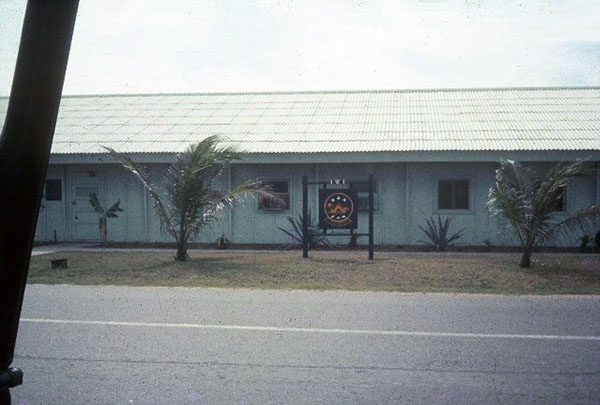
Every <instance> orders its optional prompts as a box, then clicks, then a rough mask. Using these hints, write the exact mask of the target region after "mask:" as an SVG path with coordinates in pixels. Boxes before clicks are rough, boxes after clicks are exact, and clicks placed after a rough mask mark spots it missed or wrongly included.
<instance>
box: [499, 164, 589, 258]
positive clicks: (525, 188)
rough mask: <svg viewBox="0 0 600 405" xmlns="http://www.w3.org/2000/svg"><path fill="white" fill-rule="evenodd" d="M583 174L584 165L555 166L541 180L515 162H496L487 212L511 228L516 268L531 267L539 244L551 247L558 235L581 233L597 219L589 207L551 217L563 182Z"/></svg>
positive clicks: (562, 190) (560, 196)
mask: <svg viewBox="0 0 600 405" xmlns="http://www.w3.org/2000/svg"><path fill="white" fill-rule="evenodd" d="M586 172H587V164H586V162H584V161H577V162H575V163H570V164H567V163H559V164H558V165H556V166H555V167H553V168H552V169H551V170H550V171H548V172H547V173H546V175H545V176H544V177H539V176H538V175H537V173H536V172H535V171H534V170H533V169H532V168H530V167H524V166H522V165H520V164H519V163H518V162H514V161H511V160H506V161H503V162H500V167H499V168H498V169H497V170H496V182H495V184H494V186H493V187H492V188H491V189H490V192H489V201H488V203H487V208H488V210H489V211H490V213H491V214H492V215H503V216H505V217H506V219H507V220H508V222H509V223H510V225H511V226H512V227H513V228H514V230H515V232H516V234H517V236H518V238H519V241H520V242H521V248H522V256H521V261H520V263H519V266H521V267H530V266H531V254H532V252H533V249H534V248H535V247H536V246H537V245H538V244H539V243H552V242H554V241H555V240H556V238H557V237H558V236H559V235H561V234H570V233H573V232H576V231H579V230H581V229H582V228H583V229H585V228H586V227H587V226H588V225H589V222H590V219H592V218H594V217H595V216H598V215H600V210H599V208H598V207H596V206H591V207H589V208H586V209H583V210H580V211H577V212H575V213H573V214H571V215H569V216H567V217H566V218H564V219H562V220H559V221H556V220H555V216H554V213H555V211H556V207H557V205H558V204H560V202H561V201H562V199H563V198H564V194H563V192H564V189H565V187H566V185H567V182H568V181H569V180H570V179H572V178H574V177H577V176H582V175H584V174H585V173H586Z"/></svg>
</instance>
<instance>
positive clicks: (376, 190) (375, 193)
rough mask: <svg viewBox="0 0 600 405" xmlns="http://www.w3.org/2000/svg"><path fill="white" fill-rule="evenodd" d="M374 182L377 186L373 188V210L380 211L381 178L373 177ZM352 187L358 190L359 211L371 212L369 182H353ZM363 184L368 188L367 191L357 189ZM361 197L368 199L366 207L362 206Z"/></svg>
mask: <svg viewBox="0 0 600 405" xmlns="http://www.w3.org/2000/svg"><path fill="white" fill-rule="evenodd" d="M373 182H374V183H375V187H374V189H373V212H378V211H379V179H378V178H373ZM350 186H351V188H353V189H355V190H356V197H357V199H358V200H359V201H358V209H357V210H358V212H359V213H361V212H369V201H368V200H369V184H368V183H362V182H361V183H358V184H356V183H355V184H352V183H350ZM359 186H362V187H365V188H366V189H367V191H359V190H358V189H357V187H359ZM361 199H367V202H366V204H365V205H366V207H365V208H360V200H361Z"/></svg>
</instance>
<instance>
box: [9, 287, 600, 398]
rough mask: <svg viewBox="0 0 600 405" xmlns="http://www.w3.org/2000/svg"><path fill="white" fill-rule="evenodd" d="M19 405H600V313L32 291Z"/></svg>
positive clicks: (439, 299)
mask: <svg viewBox="0 0 600 405" xmlns="http://www.w3.org/2000/svg"><path fill="white" fill-rule="evenodd" d="M22 318H23V319H22V323H21V328H20V331H19V339H18V345H17V350H16V358H15V361H14V365H15V366H19V367H22V368H23V370H24V372H25V385H23V386H21V387H19V388H16V389H13V398H14V399H15V403H17V404H19V403H21V404H37V403H40V404H41V403H44V404H47V403H56V404H58V403H60V404H66V403H86V404H90V403H111V404H112V403H124V404H128V403H136V404H146V403H175V404H177V403H240V402H241V403H386V402H394V403H477V404H482V403H483V404H485V403H504V404H514V403H527V404H529V403H584V404H585V403H589V404H598V403H600V297H598V296H595V297H556V296H554V297H506V296H487V295H452V294H397V293H364V292H306V291H271V290H265V291H255V290H234V289H231V290H230V289H186V288H131V287H78V286H41V285H30V286H28V287H27V295H26V301H25V305H24V309H23V314H22Z"/></svg>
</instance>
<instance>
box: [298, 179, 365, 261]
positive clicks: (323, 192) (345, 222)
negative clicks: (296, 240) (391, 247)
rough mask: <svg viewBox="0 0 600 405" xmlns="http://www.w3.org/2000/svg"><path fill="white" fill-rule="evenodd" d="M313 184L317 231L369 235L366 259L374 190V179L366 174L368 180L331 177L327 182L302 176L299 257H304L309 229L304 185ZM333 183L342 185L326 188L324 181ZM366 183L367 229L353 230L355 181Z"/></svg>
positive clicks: (355, 206)
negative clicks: (316, 200) (315, 200)
mask: <svg viewBox="0 0 600 405" xmlns="http://www.w3.org/2000/svg"><path fill="white" fill-rule="evenodd" d="M309 184H312V185H317V186H318V187H319V200H318V201H319V207H318V208H319V228H320V229H322V233H320V235H327V237H329V236H350V237H358V236H368V237H369V244H368V249H369V260H373V256H374V253H373V252H374V239H373V208H374V207H373V206H374V198H373V194H374V192H375V181H374V178H373V175H372V174H370V175H369V179H368V181H346V180H345V179H335V180H331V181H329V183H327V182H309V181H308V176H307V175H304V176H302V235H303V237H302V257H304V258H307V257H308V250H309V248H310V246H309V232H311V230H310V229H309V226H310V224H309V223H308V185H309ZM328 184H331V185H337V186H342V187H336V188H328V187H327V185H328ZM359 184H361V185H363V186H364V185H367V186H368V192H369V193H368V194H369V197H368V215H369V217H368V218H369V222H368V230H369V231H368V233H355V232H354V231H355V229H357V228H358V208H359V199H358V191H357V189H356V185H359ZM336 229H340V230H345V229H347V230H349V233H340V232H333V233H328V232H327V231H329V230H336Z"/></svg>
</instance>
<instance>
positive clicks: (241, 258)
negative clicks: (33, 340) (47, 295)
mask: <svg viewBox="0 0 600 405" xmlns="http://www.w3.org/2000/svg"><path fill="white" fill-rule="evenodd" d="M301 255H302V253H301V252H298V251H285V252H277V251H272V252H271V251H269V252H264V251H263V252H258V251H205V252H201V251H194V252H192V253H191V259H190V260H189V261H188V262H185V263H181V262H176V261H174V260H173V254H172V253H147V252H131V253H129V252H116V253H115V252H110V253H108V252H62V253H55V254H50V255H42V256H34V257H32V259H31V266H30V268H29V278H28V282H29V283H42V284H81V285H131V286H187V287H236V288H242V287H244V288H282V289H319V290H321V289H322V290H325V289H344V290H377V291H406V292H409V291H410V292H467V293H507V294H598V293H600V255H596V256H594V255H577V254H562V255H542V254H537V255H536V256H534V263H533V266H532V268H531V269H521V268H519V267H518V261H519V255H518V254H512V253H503V254H497V253H496V254H486V253H477V254H473V253H427V254H419V253H391V252H381V253H379V252H377V253H376V256H375V261H373V262H369V261H368V260H367V259H366V252H311V254H310V255H311V258H309V259H302V257H301ZM62 257H66V258H67V259H68V263H69V268H67V269H51V266H50V260H51V259H56V258H62Z"/></svg>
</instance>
